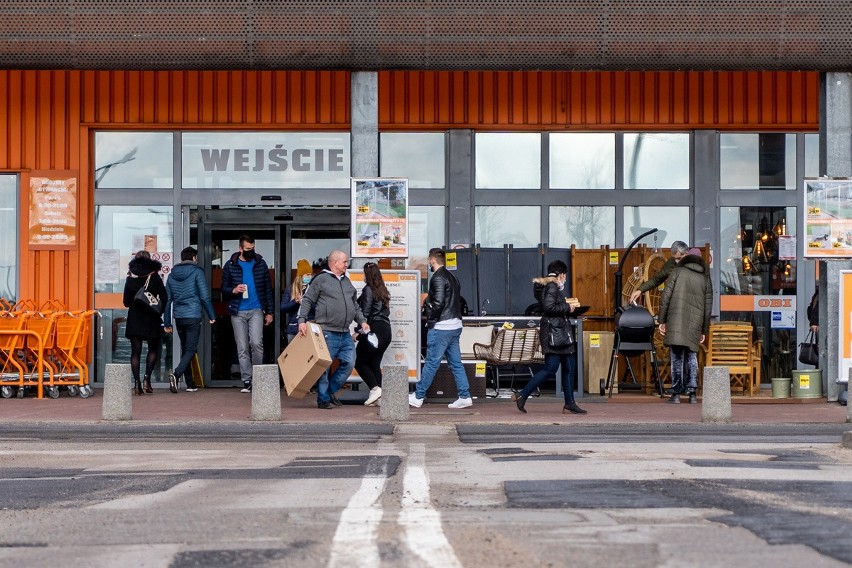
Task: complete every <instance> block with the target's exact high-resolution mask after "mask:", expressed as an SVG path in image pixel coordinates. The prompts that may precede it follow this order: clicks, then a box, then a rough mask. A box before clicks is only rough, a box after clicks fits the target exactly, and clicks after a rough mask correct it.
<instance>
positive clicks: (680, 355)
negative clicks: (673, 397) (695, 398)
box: [669, 345, 698, 394]
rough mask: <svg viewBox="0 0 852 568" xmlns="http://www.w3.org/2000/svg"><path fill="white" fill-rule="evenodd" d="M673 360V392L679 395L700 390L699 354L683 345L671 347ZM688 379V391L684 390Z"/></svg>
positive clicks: (670, 351)
mask: <svg viewBox="0 0 852 568" xmlns="http://www.w3.org/2000/svg"><path fill="white" fill-rule="evenodd" d="M669 353H670V355H671V360H672V392H673V393H674V394H678V393H681V392H685V391H689V392H695V391H697V390H698V353H696V352H695V351H690V350H689V348H688V347H684V346H683V345H670V346H669ZM684 379H686V389H684V384H683V383H684Z"/></svg>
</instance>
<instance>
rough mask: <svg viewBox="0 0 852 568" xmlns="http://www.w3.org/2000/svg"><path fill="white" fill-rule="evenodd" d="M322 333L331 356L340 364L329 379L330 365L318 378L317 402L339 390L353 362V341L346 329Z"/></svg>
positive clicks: (326, 398)
mask: <svg viewBox="0 0 852 568" xmlns="http://www.w3.org/2000/svg"><path fill="white" fill-rule="evenodd" d="M323 335H324V336H325V344H326V345H327V346H328V352H329V354H331V358H332V359H338V360H339V361H340V364H339V365H338V366H337V369H336V370H335V371H334V373H333V374H332V375H331V379H329V378H328V372H329V370H330V369H331V368H330V367H329V369H326V371H325V373H323V374H322V376H321V377H320V378H319V381H318V382H317V404H322V403H326V402H329V401H330V400H331V396H332V395H333V394H334V393H336V392H337V391H339V390H340V387H342V386H343V383H345V382H346V379H348V378H349V375H350V374H351V373H352V367H353V366H354V364H355V342H354V341H352V336H351V335H349V332H348V331H339V332H338V331H324V332H323Z"/></svg>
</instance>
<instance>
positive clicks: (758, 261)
mask: <svg viewBox="0 0 852 568" xmlns="http://www.w3.org/2000/svg"><path fill="white" fill-rule="evenodd" d="M720 214H721V215H720V219H721V225H720V230H721V234H720V251H719V252H720V256H721V262H720V263H719V265H720V266H719V269H720V272H721V274H720V286H719V288H720V294H721V296H720V298H719V307H720V317H721V319H723V320H739V321H745V322H749V323H751V325H752V328H753V329H754V336H755V339H756V341H759V342H760V343H761V345H762V351H763V360H762V363H761V364H762V365H763V367H764V369H766V372H764V374H763V377H764V379H763V382H764V383H768V382H769V381H770V378H773V377H790V376H791V370H792V369H794V368H795V366H796V363H795V353H796V349H795V345H796V327H797V325H796V324H797V322H796V258H795V255H796V251H795V249H794V248H793V247H792V246H791V247H790V248H788V247H787V246H786V244H785V241H787V243H789V244H790V245H792V239H785V238H784V237H785V236H788V235H789V236H794V235H795V225H796V223H795V219H796V208H795V207H722V208H721V211H720ZM788 221H789V224H788ZM743 295H752V296H753V295H759V296H770V297H771V298H772V299H773V300H778V301H779V305H778V306H768V307H766V308H765V309H763V308H759V307H752V308H751V309H743V303H742V302H740V301H737V298H736V297H735V296H743ZM746 305H750V306H754V302H751V301H750V302H748V303H747V304H746ZM799 326H804V327H807V321H805V322H800V323H799Z"/></svg>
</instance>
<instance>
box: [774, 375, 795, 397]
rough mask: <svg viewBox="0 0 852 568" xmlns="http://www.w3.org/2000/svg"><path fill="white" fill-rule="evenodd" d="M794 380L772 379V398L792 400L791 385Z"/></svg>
mask: <svg viewBox="0 0 852 568" xmlns="http://www.w3.org/2000/svg"><path fill="white" fill-rule="evenodd" d="M792 382H793V379H789V378H776V379H772V398H790V385H791V383H792Z"/></svg>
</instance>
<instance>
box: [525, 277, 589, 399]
mask: <svg viewBox="0 0 852 568" xmlns="http://www.w3.org/2000/svg"><path fill="white" fill-rule="evenodd" d="M547 272H548V274H547V276H545V277H544V278H535V279H533V284H534V286H533V294H534V295H535V298H536V300H538V304H539V310H540V311H541V314H542V317H541V323H540V325H539V334H538V337H539V341H540V342H541V352H542V353H544V368H542V369H541V370H540V371H539V372H538V373H536V374H535V375H534V376H533V378H532V379H530V380H529V382H528V383H527V385H526V386H525V387H524V388H523V390H521V392H519V393H517V394H516V395H515V396H514V398H515V404H517V405H518V410H520V411H521V412H524V413H526V409H525V408H524V405H525V404H526V402H527V398H529V396H530V394H532V392H533V391H534V390H535V389H537V388H538V387H539V386H540V385H541V384H542V383H543V382H544V381H546V380H547V379H550V378H554V377H556V370H557V369H558V368H559V366H560V365H561V366H562V393H563V395H564V396H565V406H564V407H563V408H562V414H566V413H568V412H570V413H572V414H586V411H585V410H583V409H582V408H580V407H579V406H577V403H576V402H574V371H575V369H576V367H577V359H576V352H577V348H576V343H575V342H574V341H573V336H571V339H572V340H571V342H570V344H568V345H563V346H557V345H554V344H553V341H554V339H555V337H556V336H557V335H558V333H557V330H555V329H554V326H553V324H554V323H557V322H558V323H564V324H565V326H568V329H567V331H568V333H569V334H570V333H571V332H570V329H571V328H570V324H568V314H569V313H571V312H572V311H573V310H574V308H573V307H571V305H570V304H568V302H567V301H566V298H565V294H563V293H562V289H563V288H564V287H565V280H566V277H567V274H568V266H567V265H566V264H565V263H564V262H562V261H561V260H554V261H553V262H551V263H550V264H549V265H547Z"/></svg>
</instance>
